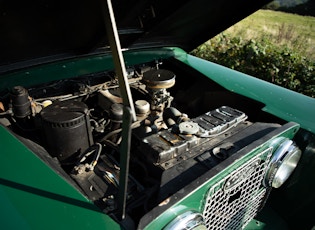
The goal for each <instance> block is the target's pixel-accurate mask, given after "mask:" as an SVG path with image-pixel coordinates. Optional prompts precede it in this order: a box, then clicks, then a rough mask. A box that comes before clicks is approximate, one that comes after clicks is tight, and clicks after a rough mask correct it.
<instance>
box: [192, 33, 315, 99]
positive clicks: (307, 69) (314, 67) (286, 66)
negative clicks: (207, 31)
mask: <svg viewBox="0 0 315 230" xmlns="http://www.w3.org/2000/svg"><path fill="white" fill-rule="evenodd" d="M191 54H193V55H195V56H198V57H200V58H203V59H206V60H209V61H212V62H216V63H218V64H221V65H224V66H226V67H229V68H232V69H235V70H238V71H240V72H243V73H247V74H249V75H252V76H255V77H258V78H261V79H264V80H266V81H269V82H272V83H275V84H277V85H281V86H283V87H286V88H288V89H292V90H294V91H297V92H299V93H303V94H305V95H308V96H310V97H315V62H314V61H310V60H307V59H306V58H305V57H303V56H301V55H299V54H298V53H297V52H294V51H293V50H290V49H288V48H287V47H285V46H281V48H279V46H275V45H274V44H272V43H271V42H269V41H268V40H263V41H260V42H258V41H255V40H249V41H244V40H242V39H241V38H239V37H233V38H232V37H228V36H226V35H224V34H220V35H219V36H217V37H215V38H213V39H211V40H210V41H208V42H206V43H204V44H203V45H201V46H199V47H198V48H196V49H195V50H193V51H192V52H191Z"/></svg>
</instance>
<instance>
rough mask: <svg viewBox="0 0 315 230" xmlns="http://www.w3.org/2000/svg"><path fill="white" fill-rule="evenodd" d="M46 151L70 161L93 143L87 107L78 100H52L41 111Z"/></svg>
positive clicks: (62, 160) (63, 161)
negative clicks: (50, 103) (51, 102)
mask: <svg viewBox="0 0 315 230" xmlns="http://www.w3.org/2000/svg"><path fill="white" fill-rule="evenodd" d="M41 117H42V122H43V130H44V134H45V139H46V144H47V148H48V152H49V153H50V154H51V155H52V156H54V157H57V158H58V159H59V160H60V161H61V163H70V162H71V161H73V160H74V159H75V158H76V157H77V156H79V155H80V154H81V153H82V152H84V151H85V150H86V149H87V148H88V147H90V146H91V145H92V144H93V139H92V134H91V127H90V121H89V115H88V107H87V105H86V104H84V103H83V102H80V101H62V102H54V103H53V104H52V105H50V106H48V107H46V108H44V109H43V110H42V111H41Z"/></svg>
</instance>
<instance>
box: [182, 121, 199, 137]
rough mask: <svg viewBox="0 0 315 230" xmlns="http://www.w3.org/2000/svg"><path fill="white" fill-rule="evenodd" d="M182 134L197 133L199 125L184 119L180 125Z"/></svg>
mask: <svg viewBox="0 0 315 230" xmlns="http://www.w3.org/2000/svg"><path fill="white" fill-rule="evenodd" d="M178 128H179V132H180V133H181V134H185V135H187V134H196V133H198V131H199V125H198V124H197V123H195V122H192V121H184V122H182V123H180V124H179V126H178Z"/></svg>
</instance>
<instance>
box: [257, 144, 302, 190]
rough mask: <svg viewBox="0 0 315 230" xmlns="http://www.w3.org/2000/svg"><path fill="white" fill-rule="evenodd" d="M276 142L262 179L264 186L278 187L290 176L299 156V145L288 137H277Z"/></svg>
mask: <svg viewBox="0 0 315 230" xmlns="http://www.w3.org/2000/svg"><path fill="white" fill-rule="evenodd" d="M274 143H276V144H278V147H277V148H276V150H275V152H274V154H273V156H272V158H271V160H270V163H269V165H268V168H267V172H266V175H265V178H264V181H263V184H264V186H265V187H273V188H279V187H281V186H282V185H283V184H284V183H285V182H286V181H287V180H288V178H289V177H290V176H291V174H292V173H293V171H294V170H295V168H296V166H297V165H298V162H299V160H300V158H301V155H302V152H301V150H300V149H299V147H298V146H297V145H296V144H295V143H294V142H293V141H292V140H290V139H288V138H278V139H276V140H275V141H274Z"/></svg>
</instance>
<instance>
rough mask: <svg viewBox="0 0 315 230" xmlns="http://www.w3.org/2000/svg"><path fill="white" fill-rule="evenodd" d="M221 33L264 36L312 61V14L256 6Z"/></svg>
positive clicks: (314, 50)
mask: <svg viewBox="0 0 315 230" xmlns="http://www.w3.org/2000/svg"><path fill="white" fill-rule="evenodd" d="M223 33H224V34H226V35H229V36H234V37H241V38H242V39H244V40H250V39H254V40H264V39H267V40H268V41H271V42H272V43H274V44H275V45H279V46H284V45H285V46H287V47H288V48H290V49H292V50H294V51H296V52H298V53H300V54H301V55H302V56H305V57H306V58H307V59H310V60H312V61H315V17H310V16H300V15H296V14H290V13H283V12H279V11H271V10H259V11H257V12H256V13H254V14H252V15H250V16H249V17H247V18H245V19H244V20H242V21H241V22H239V23H237V24H235V25H234V26H232V27H230V28H228V29H227V30H226V31H224V32H223Z"/></svg>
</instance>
